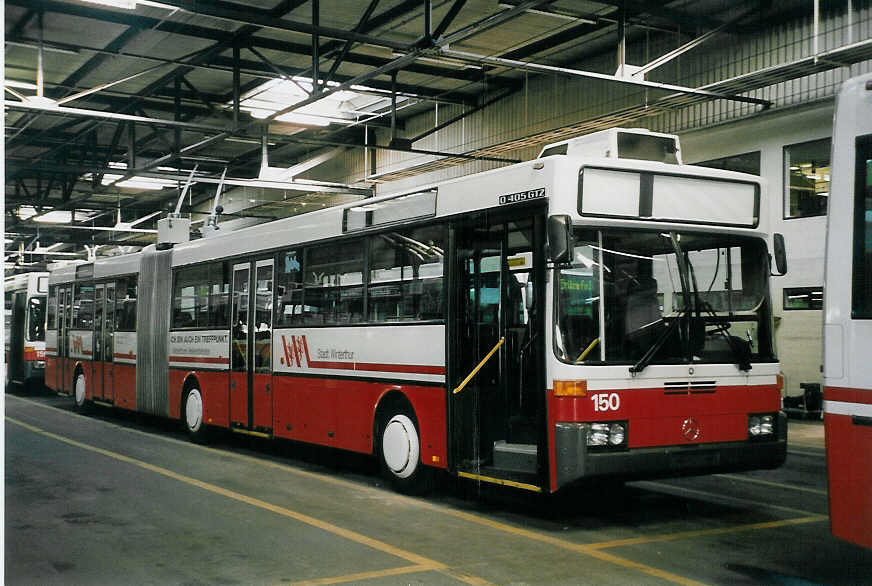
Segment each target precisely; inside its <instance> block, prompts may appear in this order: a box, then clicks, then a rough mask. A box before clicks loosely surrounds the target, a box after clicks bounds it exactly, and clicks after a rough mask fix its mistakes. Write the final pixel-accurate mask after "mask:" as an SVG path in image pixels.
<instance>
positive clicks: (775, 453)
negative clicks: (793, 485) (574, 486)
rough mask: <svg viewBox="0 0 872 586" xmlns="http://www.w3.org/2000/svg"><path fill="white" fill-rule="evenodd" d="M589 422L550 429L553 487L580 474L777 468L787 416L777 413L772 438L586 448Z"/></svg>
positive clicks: (589, 476)
mask: <svg viewBox="0 0 872 586" xmlns="http://www.w3.org/2000/svg"><path fill="white" fill-rule="evenodd" d="M587 432H588V425H587V424H585V423H557V424H556V425H555V429H554V440H555V441H554V449H555V451H556V467H557V486H556V487H555V488H561V487H564V486H566V485H568V484H570V483H572V482H575V481H579V480H583V479H608V478H611V479H623V480H632V479H634V478H652V477H670V476H692V475H696V474H711V473H714V472H727V471H738V470H753V469H763V468H777V467H778V466H781V465H782V464H783V463H784V460H785V458H786V457H787V417H786V416H785V415H784V413H781V414H780V415H779V421H778V425H777V431H776V433H775V437H774V438H772V439H766V440H760V441H740V442H723V443H710V444H694V445H688V446H663V447H656V448H634V449H625V450H621V451H589V450H588V447H587Z"/></svg>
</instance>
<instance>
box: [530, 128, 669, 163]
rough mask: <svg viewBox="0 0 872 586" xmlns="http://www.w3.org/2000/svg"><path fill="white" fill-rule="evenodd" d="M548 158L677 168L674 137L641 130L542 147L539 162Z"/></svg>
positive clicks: (600, 134) (613, 130)
mask: <svg viewBox="0 0 872 586" xmlns="http://www.w3.org/2000/svg"><path fill="white" fill-rule="evenodd" d="M552 155H569V156H571V157H584V158H596V159H599V158H607V159H636V160H644V161H656V162H658V163H673V164H676V165H680V164H681V146H680V144H679V141H678V136H676V135H674V134H662V133H659V132H651V131H650V130H646V129H644V128H609V129H608V130H602V131H600V132H593V133H591V134H586V135H584V136H579V137H577V138H570V139H569V140H564V141H561V142H556V143H554V144H550V145H548V146H546V147H545V148H544V149H542V152H541V153H539V158H540V159H541V158H542V157H550V156H552Z"/></svg>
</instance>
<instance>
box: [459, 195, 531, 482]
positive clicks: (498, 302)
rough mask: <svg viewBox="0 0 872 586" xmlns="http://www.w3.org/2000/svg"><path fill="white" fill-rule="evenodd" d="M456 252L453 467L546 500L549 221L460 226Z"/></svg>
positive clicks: (487, 220)
mask: <svg viewBox="0 0 872 586" xmlns="http://www.w3.org/2000/svg"><path fill="white" fill-rule="evenodd" d="M541 211H542V212H544V209H542V210H541ZM517 218H522V219H517ZM451 242H452V245H453V247H454V250H453V255H452V257H453V258H454V263H455V264H454V266H453V271H452V278H453V285H452V286H451V287H450V289H449V290H450V291H452V296H453V299H452V305H453V306H452V307H451V309H450V310H449V315H450V316H451V317H450V320H449V328H450V330H449V344H450V348H449V361H450V365H451V368H450V372H451V375H450V385H449V387H450V393H451V394H450V396H451V398H450V405H451V417H450V422H451V423H450V427H451V429H450V432H451V436H452V437H451V445H452V454H453V461H454V465H455V466H456V468H457V470H458V472H459V473H460V474H461V476H468V477H473V478H480V479H483V480H487V479H488V478H497V479H501V480H506V479H508V480H512V481H514V482H518V483H519V485H520V486H527V487H530V488H531V489H537V490H538V487H541V486H543V485H544V483H545V482H546V477H545V476H544V473H545V467H546V459H545V456H546V455H545V449H544V446H545V433H544V431H545V400H544V399H545V396H544V380H545V374H544V360H543V358H544V354H543V348H544V343H543V339H544V325H543V322H544V307H542V296H543V295H544V264H545V263H544V254H543V250H544V213H539V214H537V213H535V212H534V211H533V210H531V213H527V214H513V216H512V217H511V218H509V217H502V218H501V217H499V216H496V215H495V214H490V215H487V214H482V215H480V216H479V217H478V218H477V219H475V220H474V221H471V222H462V223H460V222H459V223H457V224H455V225H454V226H453V230H452V238H451ZM488 356H490V357H489V358H488ZM479 367H480V368H479ZM476 368H479V370H478V371H476ZM473 372H475V374H472V373H473ZM470 375H472V376H471V378H470ZM464 383H465V385H464ZM453 391H457V392H453Z"/></svg>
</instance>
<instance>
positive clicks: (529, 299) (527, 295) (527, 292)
mask: <svg viewBox="0 0 872 586" xmlns="http://www.w3.org/2000/svg"><path fill="white" fill-rule="evenodd" d="M533 302H534V299H533V281H527V284H526V285H524V305H525V306H526V307H527V311H529V310H531V309H533Z"/></svg>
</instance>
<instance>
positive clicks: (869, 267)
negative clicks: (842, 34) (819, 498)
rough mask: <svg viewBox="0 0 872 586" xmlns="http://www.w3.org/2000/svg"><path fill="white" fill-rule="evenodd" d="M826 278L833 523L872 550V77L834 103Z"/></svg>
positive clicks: (848, 85) (845, 89)
mask: <svg viewBox="0 0 872 586" xmlns="http://www.w3.org/2000/svg"><path fill="white" fill-rule="evenodd" d="M831 160H832V162H833V164H832V183H831V186H830V190H831V191H830V198H829V199H830V201H829V205H828V207H829V212H828V213H829V215H828V218H827V221H828V223H827V253H826V254H827V261H826V272H825V277H824V279H825V280H824V426H825V432H826V445H827V472H828V475H829V498H830V522H831V526H832V531H833V534H834V535H836V536H837V537H839V538H841V539H845V540H847V541H851V542H854V543H857V544H859V545H863V546H865V547H869V548H872V75H865V76H862V77H856V78H854V79H851V80H848V81H847V82H845V84H844V85H843V86H842V89H841V91H840V92H839V96H838V99H837V101H836V114H835V121H834V128H833V153H832V159H831Z"/></svg>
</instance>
